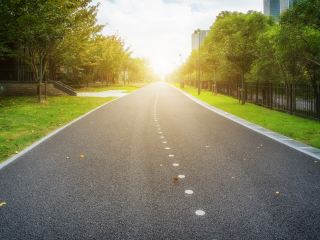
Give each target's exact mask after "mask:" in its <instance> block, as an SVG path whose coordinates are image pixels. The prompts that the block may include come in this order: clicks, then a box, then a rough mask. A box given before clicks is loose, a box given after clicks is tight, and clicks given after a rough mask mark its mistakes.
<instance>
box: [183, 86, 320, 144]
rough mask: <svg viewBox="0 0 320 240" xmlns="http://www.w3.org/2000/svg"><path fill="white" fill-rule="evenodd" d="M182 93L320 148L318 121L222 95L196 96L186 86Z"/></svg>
mask: <svg viewBox="0 0 320 240" xmlns="http://www.w3.org/2000/svg"><path fill="white" fill-rule="evenodd" d="M184 91H186V92H187V93H189V94H191V95H192V96H194V97H197V98H199V99H200V100H202V101H204V102H206V103H208V104H210V105H212V106H215V107H217V108H220V109H222V110H224V111H226V112H228V113H231V114H233V115H236V116H238V117H240V118H243V119H245V120H247V121H249V122H252V123H255V124H258V125H260V126H262V127H265V128H267V129H270V130H272V131H274V132H278V133H281V134H283V135H285V136H287V137H290V138H293V139H296V140H299V141H301V142H303V143H306V144H309V145H311V146H314V147H317V148H320V122H319V121H315V120H310V119H305V118H302V117H298V116H293V115H290V114H287V113H283V112H279V111H275V110H271V109H268V108H264V107H260V106H257V105H254V104H250V103H246V104H245V105H241V104H239V102H238V100H237V99H234V98H231V97H227V96H224V95H218V96H213V95H212V93H211V92H209V91H202V93H201V95H200V96H198V92H197V89H196V88H193V87H189V86H186V87H185V88H184Z"/></svg>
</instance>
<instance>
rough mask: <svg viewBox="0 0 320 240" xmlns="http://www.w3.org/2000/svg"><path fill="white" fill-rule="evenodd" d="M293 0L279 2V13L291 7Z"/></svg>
mask: <svg viewBox="0 0 320 240" xmlns="http://www.w3.org/2000/svg"><path fill="white" fill-rule="evenodd" d="M293 3H294V0H280V12H281V13H283V12H285V11H286V10H288V9H289V8H290V7H292V6H293Z"/></svg>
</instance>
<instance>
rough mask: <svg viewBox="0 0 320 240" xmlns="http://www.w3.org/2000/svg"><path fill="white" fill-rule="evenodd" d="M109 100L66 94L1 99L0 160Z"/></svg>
mask: <svg viewBox="0 0 320 240" xmlns="http://www.w3.org/2000/svg"><path fill="white" fill-rule="evenodd" d="M110 100H112V98H92V97H88V98H86V97H81V98H80V97H71V96H63V97H49V98H48V101H47V102H46V103H44V104H39V103H38V102H37V98H36V97H3V98H0V162H2V161H4V160H5V159H7V158H8V157H10V156H11V155H13V154H16V153H18V152H19V151H21V150H23V149H24V148H26V147H27V146H29V145H31V144H32V143H33V142H35V141H36V140H38V139H40V138H41V137H43V136H45V135H47V134H48V133H49V132H51V131H53V130H55V129H57V128H59V127H61V126H63V125H64V124H66V123H68V122H70V121H71V120H73V119H75V118H77V117H79V116H81V115H83V114H84V113H86V112H88V111H90V110H92V109H94V108H95V107H98V106H100V105H102V104H104V103H106V102H108V101H110Z"/></svg>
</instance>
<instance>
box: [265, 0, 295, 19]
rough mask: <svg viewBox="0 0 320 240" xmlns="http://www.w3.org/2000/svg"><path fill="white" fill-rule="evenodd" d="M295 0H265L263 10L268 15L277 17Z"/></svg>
mask: <svg viewBox="0 0 320 240" xmlns="http://www.w3.org/2000/svg"><path fill="white" fill-rule="evenodd" d="M294 2H295V0H264V1H263V11H264V14H265V15H266V16H272V17H274V18H276V19H278V18H279V17H280V15H281V14H282V13H283V12H285V11H286V10H288V9H289V8H290V7H292V5H293V4H294Z"/></svg>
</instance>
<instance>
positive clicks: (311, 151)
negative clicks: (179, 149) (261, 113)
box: [170, 85, 320, 160]
mask: <svg viewBox="0 0 320 240" xmlns="http://www.w3.org/2000/svg"><path fill="white" fill-rule="evenodd" d="M170 86H171V87H173V88H174V89H176V90H178V91H179V92H180V93H181V94H183V95H185V96H186V97H188V98H189V99H191V100H192V101H194V102H196V103H197V104H199V105H200V106H202V107H204V108H206V109H208V110H210V111H212V112H215V113H217V114H219V115H220V116H223V117H225V118H227V119H229V120H231V121H233V122H236V123H238V124H240V125H242V126H244V127H246V128H249V129H251V130H253V131H255V132H257V133H260V134H262V135H264V136H266V137H268V138H271V139H273V140H275V141H277V142H279V143H282V144H284V145H286V146H288V147H290V148H293V149H295V150H297V151H299V152H301V153H304V154H306V155H308V156H310V157H313V158H315V159H317V160H320V149H318V148H315V147H311V146H309V145H307V144H304V143H301V142H299V141H296V140H294V139H291V138H289V137H286V136H284V135H281V134H279V133H276V132H273V131H271V130H269V129H266V128H263V127H261V126H259V125H256V124H254V123H250V122H248V121H246V120H244V119H242V118H239V117H237V116H235V115H232V114H230V113H227V112H225V111H223V110H221V109H219V108H216V107H214V106H211V105H209V104H208V103H206V102H203V101H201V100H199V99H197V98H196V97H194V96H192V95H190V94H189V93H186V92H185V91H183V90H181V89H179V88H177V87H175V86H172V85H170Z"/></svg>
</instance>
